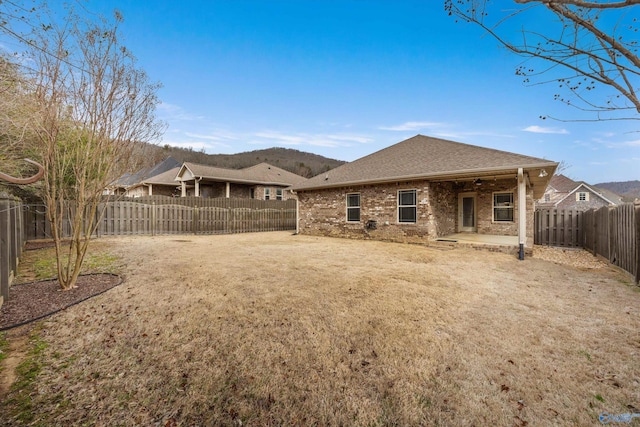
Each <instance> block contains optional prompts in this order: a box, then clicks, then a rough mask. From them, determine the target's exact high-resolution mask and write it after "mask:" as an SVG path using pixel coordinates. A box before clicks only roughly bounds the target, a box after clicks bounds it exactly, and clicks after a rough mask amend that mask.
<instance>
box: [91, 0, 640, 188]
mask: <svg viewBox="0 0 640 427" xmlns="http://www.w3.org/2000/svg"><path fill="white" fill-rule="evenodd" d="M498 3H499V4H500V5H502V4H505V5H506V4H508V3H510V2H507V1H506V0H503V1H499V2H498ZM86 7H87V9H89V10H91V11H96V12H100V13H104V14H107V13H109V12H110V11H111V10H113V9H114V8H117V9H118V10H120V11H121V12H122V13H123V15H124V18H125V21H124V24H123V25H122V27H121V29H122V32H123V35H124V43H125V44H126V45H127V46H128V47H129V48H130V49H131V50H132V51H133V52H134V53H135V55H136V56H137V58H138V60H139V65H140V66H141V67H142V68H144V69H145V70H146V71H147V73H148V74H149V75H150V77H151V79H152V80H154V81H159V82H161V83H162V84H163V88H162V89H161V91H160V97H161V99H162V101H163V103H162V105H161V106H160V108H159V111H158V113H159V116H160V117H161V118H162V119H163V120H165V121H166V122H167V123H168V125H169V126H168V129H167V131H166V133H165V135H164V137H163V140H162V141H161V142H160V143H161V144H170V145H176V146H182V147H193V148H194V149H196V150H200V149H204V150H205V151H206V152H207V153H211V154H215V153H237V152H242V151H250V150H257V149H262V148H268V147H274V146H277V147H288V148H294V149H298V150H302V151H309V152H313V153H317V154H321V155H323V156H327V157H331V158H336V159H340V160H347V161H351V160H355V159H357V158H359V157H362V156H364V155H367V154H370V153H372V152H374V151H377V150H379V149H381V148H384V147H386V146H389V145H391V144H394V143H396V142H399V141H401V140H403V139H405V138H408V137H411V136H413V135H415V134H418V133H420V134H424V135H429V136H435V137H442V138H446V139H451V140H455V141H460V142H465V143H470V144H475V145H480V146H485V147H491V148H496V149H500V150H507V151H513V152H517V153H521V154H526V155H531V156H536V157H544V158H547V159H551V160H554V161H561V160H564V161H565V162H566V163H567V164H568V165H569V166H570V167H569V169H567V170H566V171H565V174H567V175H568V176H570V177H572V178H573V179H576V180H585V181H588V182H591V183H597V182H602V181H621V180H632V179H640V172H639V170H640V168H638V164H640V134H638V133H636V132H635V130H636V129H637V123H633V122H628V121H627V122H620V121H609V122H594V123H576V122H559V121H551V120H541V119H540V116H541V115H547V114H550V115H553V116H556V117H560V118H566V119H571V118H584V116H581V115H580V113H579V112H577V111H576V110H574V109H572V108H570V107H567V106H565V105H563V104H561V103H559V102H557V101H554V100H553V94H554V91H555V87H554V85H538V86H529V87H527V86H525V85H524V84H523V82H522V80H521V78H519V77H518V76H516V75H515V72H514V70H515V67H516V66H517V65H518V64H519V63H521V62H522V58H519V57H517V56H515V55H512V54H510V53H509V52H507V51H506V50H505V49H503V48H501V47H499V46H498V44H497V42H496V41H495V40H493V39H492V38H490V37H488V36H483V32H482V30H481V29H480V28H479V27H477V26H473V25H470V24H464V23H456V22H455V20H454V19H453V18H451V17H449V16H447V15H446V13H445V11H444V8H443V1H442V0H422V1H410V0H405V1H390V0H389V1H376V0H373V1H364V0H341V1H337V0H323V1H304V0H268V1H267V0H261V1H258V0H255V1H248V0H224V1H222V0H210V1H189V0H183V1H175V0H171V1H166V0H154V1H144V0H136V1H107V0H89V1H88V2H87V4H86ZM536 19H551V17H547V16H545V15H543V14H541V15H539V16H538V17H537V18H536Z"/></svg>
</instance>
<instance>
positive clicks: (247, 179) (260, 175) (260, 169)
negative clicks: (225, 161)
mask: <svg viewBox="0 0 640 427" xmlns="http://www.w3.org/2000/svg"><path fill="white" fill-rule="evenodd" d="M194 177H197V178H202V179H206V180H213V181H228V182H235V183H241V184H263V185H282V186H287V187H288V186H290V185H293V184H298V183H301V182H304V181H306V180H307V178H305V177H303V176H300V175H296V174H295V173H292V172H289V171H286V170H284V169H280V168H278V167H276V166H272V165H270V164H268V163H260V164H257V165H255V166H251V167H248V168H244V169H226V168H218V167H215V166H207V165H200V164H197V163H189V162H185V163H184V164H183V165H182V167H181V168H180V170H179V172H178V174H177V175H176V177H175V180H176V181H189V180H192V179H194Z"/></svg>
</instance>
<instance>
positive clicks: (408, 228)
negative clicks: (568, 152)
mask: <svg viewBox="0 0 640 427" xmlns="http://www.w3.org/2000/svg"><path fill="white" fill-rule="evenodd" d="M557 166H558V163H556V162H552V161H549V160H545V159H539V158H535V157H529V156H524V155H520V154H515V153H509V152H505V151H498V150H493V149H489V148H483V147H477V146H473V145H468V144H462V143H458V142H453V141H447V140H443V139H437V138H431V137H426V136H423V135H417V136H415V137H413V138H409V139H407V140H405V141H402V142H400V143H398V144H395V145H392V146H390V147H388V148H385V149H383V150H380V151H378V152H376V153H373V154H370V155H368V156H366V157H363V158H361V159H358V160H355V161H353V162H351V163H347V164H344V165H342V166H339V167H337V168H335V169H333V170H330V171H329V172H327V173H326V174H321V175H319V176H316V177H313V178H311V179H309V180H307V181H302V182H300V183H298V184H296V185H294V186H293V187H292V190H294V191H295V192H296V194H297V195H298V200H299V224H298V227H299V228H298V231H299V232H300V233H303V234H317V235H328V236H344V237H360V238H364V237H366V238H373V239H380V240H393V241H401V242H424V241H428V240H436V239H438V238H443V237H446V236H448V235H452V234H455V233H470V234H474V235H493V236H495V235H497V236H517V238H510V239H509V240H510V241H513V242H515V243H514V244H515V245H516V246H518V245H519V248H520V253H521V254H523V249H524V248H527V249H530V248H532V247H533V212H534V200H537V199H539V198H540V197H542V195H543V193H544V190H545V188H546V187H547V184H548V181H549V179H550V178H551V176H552V175H553V173H554V172H555V170H556V167H557Z"/></svg>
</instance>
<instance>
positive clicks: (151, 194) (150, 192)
mask: <svg viewBox="0 0 640 427" xmlns="http://www.w3.org/2000/svg"><path fill="white" fill-rule="evenodd" d="M149 195H150V196H153V184H149Z"/></svg>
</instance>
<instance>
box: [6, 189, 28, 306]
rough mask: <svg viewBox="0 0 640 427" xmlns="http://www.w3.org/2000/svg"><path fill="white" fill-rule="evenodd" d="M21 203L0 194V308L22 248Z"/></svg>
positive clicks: (7, 294)
mask: <svg viewBox="0 0 640 427" xmlns="http://www.w3.org/2000/svg"><path fill="white" fill-rule="evenodd" d="M21 210H22V202H21V201H19V200H17V199H14V198H12V197H9V196H4V195H2V194H0V306H2V303H3V301H4V300H5V299H8V298H9V287H10V286H11V282H12V280H13V276H14V274H15V272H16V269H17V267H18V259H19V258H20V255H21V254H22V249H23V247H24V241H25V240H24V226H23V217H22V215H21Z"/></svg>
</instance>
